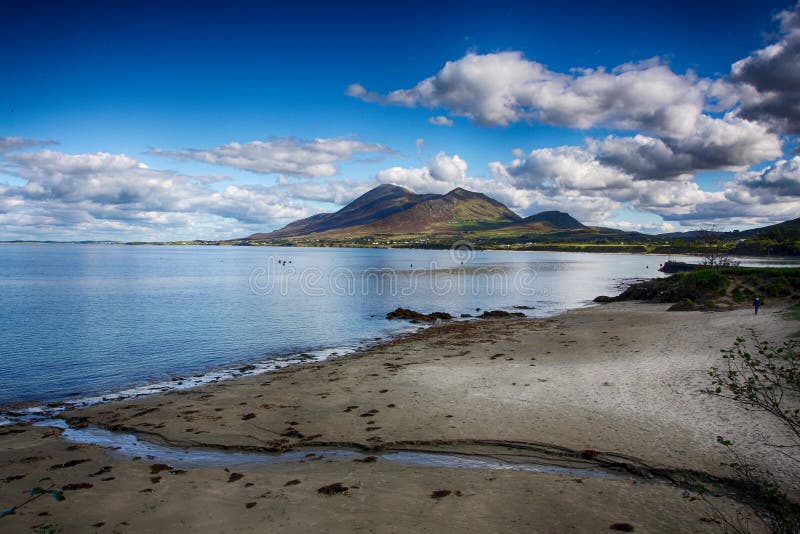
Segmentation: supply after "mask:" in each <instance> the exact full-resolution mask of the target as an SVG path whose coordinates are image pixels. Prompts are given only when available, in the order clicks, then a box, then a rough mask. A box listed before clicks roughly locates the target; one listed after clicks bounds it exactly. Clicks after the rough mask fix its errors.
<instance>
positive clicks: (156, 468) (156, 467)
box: [150, 464, 172, 475]
mask: <svg viewBox="0 0 800 534" xmlns="http://www.w3.org/2000/svg"><path fill="white" fill-rule="evenodd" d="M161 471H172V466H171V465H167V464H153V465H151V466H150V474H151V475H157V474H159V473H160V472H161Z"/></svg>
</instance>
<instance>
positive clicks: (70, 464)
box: [50, 458, 92, 469]
mask: <svg viewBox="0 0 800 534" xmlns="http://www.w3.org/2000/svg"><path fill="white" fill-rule="evenodd" d="M91 461H92V460H91V459H89V458H82V459H80V460H70V461H68V462H64V463H63V464H56V465H51V466H50V469H65V468H67V467H74V466H76V465H80V464H82V463H85V462H91Z"/></svg>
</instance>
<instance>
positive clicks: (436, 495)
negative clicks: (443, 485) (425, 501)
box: [431, 489, 453, 499]
mask: <svg viewBox="0 0 800 534" xmlns="http://www.w3.org/2000/svg"><path fill="white" fill-rule="evenodd" d="M451 493H453V492H452V491H450V490H449V489H439V490H434V491H433V492H431V499H443V498H445V497H447V496H448V495H450V494H451Z"/></svg>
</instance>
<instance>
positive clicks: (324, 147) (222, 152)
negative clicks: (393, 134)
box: [151, 137, 395, 178]
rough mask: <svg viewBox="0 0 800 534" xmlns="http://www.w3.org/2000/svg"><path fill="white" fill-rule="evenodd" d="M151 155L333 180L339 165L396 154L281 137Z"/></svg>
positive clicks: (338, 141)
mask: <svg viewBox="0 0 800 534" xmlns="http://www.w3.org/2000/svg"><path fill="white" fill-rule="evenodd" d="M151 154H153V155H157V156H165V157H169V158H173V159H178V160H196V161H201V162H203V163H210V164H212V165H227V166H230V167H236V168H239V169H244V170H248V171H252V172H256V173H263V174H270V173H281V174H286V175H290V176H302V177H309V178H319V177H325V176H333V175H334V174H336V173H337V172H338V168H337V166H336V164H337V163H341V162H344V161H348V160H353V159H356V158H358V157H359V156H361V155H363V154H395V152H394V151H393V150H392V149H390V148H388V147H386V146H384V145H381V144H377V143H365V142H362V141H356V140H353V139H345V138H328V139H324V138H317V139H311V140H300V139H296V138H294V137H281V138H274V139H270V140H269V141H250V142H249V143H237V142H231V143H227V144H225V145H221V146H218V147H216V148H213V149H194V148H192V149H186V150H177V151H173V150H163V149H155V150H153V151H151Z"/></svg>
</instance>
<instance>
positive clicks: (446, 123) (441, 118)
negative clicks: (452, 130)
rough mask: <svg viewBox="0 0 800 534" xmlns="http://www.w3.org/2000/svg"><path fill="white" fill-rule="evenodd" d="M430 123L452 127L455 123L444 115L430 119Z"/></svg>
mask: <svg viewBox="0 0 800 534" xmlns="http://www.w3.org/2000/svg"><path fill="white" fill-rule="evenodd" d="M428 122H429V123H431V124H433V125H434V126H452V125H453V121H452V120H451V119H448V118H447V117H445V116H444V115H436V116H435V117H428Z"/></svg>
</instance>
